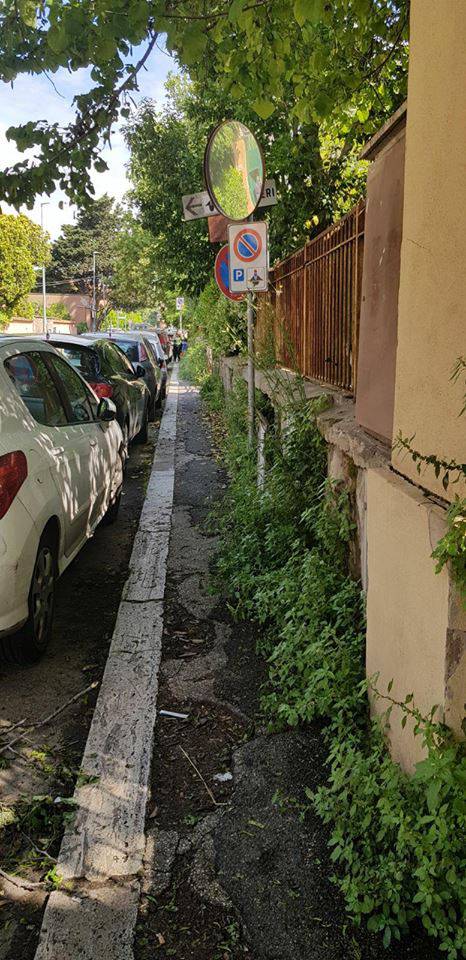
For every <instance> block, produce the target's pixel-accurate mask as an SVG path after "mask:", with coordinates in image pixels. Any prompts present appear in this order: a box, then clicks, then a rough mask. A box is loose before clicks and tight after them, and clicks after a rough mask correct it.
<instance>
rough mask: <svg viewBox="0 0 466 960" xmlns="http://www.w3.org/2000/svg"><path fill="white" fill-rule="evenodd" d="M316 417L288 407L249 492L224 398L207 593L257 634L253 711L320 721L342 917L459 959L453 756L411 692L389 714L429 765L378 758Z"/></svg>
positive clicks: (449, 552) (242, 414) (325, 811)
mask: <svg viewBox="0 0 466 960" xmlns="http://www.w3.org/2000/svg"><path fill="white" fill-rule="evenodd" d="M210 389H211V388H210V387H209V390H210ZM218 389H219V384H217V386H216V387H215V390H216V391H218ZM205 390H207V387H205ZM216 403H217V404H218V403H219V400H218V394H217V393H216ZM220 407H221V398H220ZM318 411H319V405H318V404H317V405H316V403H315V402H311V403H306V402H305V401H304V400H303V398H301V399H300V400H299V401H296V400H291V401H290V403H289V405H288V407H287V409H286V411H285V422H286V429H285V431H284V432H283V435H282V436H280V435H279V433H278V431H277V430H276V428H274V427H272V429H271V430H270V431H269V437H268V440H267V450H266V455H267V462H268V469H267V478H266V485H265V489H264V490H263V491H261V492H259V491H258V490H257V485H256V465H255V460H254V457H253V456H251V454H250V452H249V450H248V445H247V418H246V387H245V384H244V383H243V382H241V383H238V384H237V385H236V386H235V389H234V391H233V393H232V394H231V395H229V397H228V398H226V400H225V403H224V414H223V419H224V428H225V429H224V437H225V440H224V458H225V462H226V464H227V467H228V470H229V474H230V486H229V489H228V491H227V493H226V496H225V498H224V501H223V502H222V504H221V505H220V507H217V514H216V517H215V522H216V525H217V528H218V530H219V533H220V538H221V546H220V552H219V556H218V559H217V568H216V576H217V580H218V584H219V587H220V588H221V589H222V591H223V592H226V594H227V599H228V603H229V606H230V609H231V610H232V611H233V613H234V614H235V615H236V616H238V617H243V618H246V617H248V618H252V619H253V620H255V621H256V622H257V623H258V624H259V625H260V627H261V630H260V639H259V649H260V650H261V651H262V652H263V654H264V656H266V658H267V660H268V665H269V671H268V672H269V682H268V688H267V690H266V692H265V694H264V697H263V707H264V710H265V711H266V713H267V715H268V716H269V719H270V722H271V724H273V725H274V726H277V725H278V726H284V725H291V726H294V725H296V724H298V723H300V722H303V721H310V720H312V719H313V718H316V717H318V718H321V719H323V720H324V721H325V724H326V727H325V734H324V735H325V737H326V741H327V742H328V746H329V758H328V762H329V779H328V783H327V784H326V785H325V786H323V787H321V788H320V789H319V790H318V791H317V793H316V795H315V796H313V795H312V794H311V793H310V791H309V799H310V800H312V802H313V803H314V804H315V807H316V809H317V811H318V813H319V815H320V816H321V817H322V819H323V820H324V822H326V823H327V824H329V825H330V827H331V837H330V845H331V848H332V854H331V858H332V860H333V861H334V863H335V865H336V874H335V877H334V880H335V882H336V883H337V884H338V886H339V888H340V890H341V892H342V894H343V896H344V899H345V903H346V907H347V909H348V911H349V913H350V914H351V916H352V918H353V919H354V921H355V922H356V923H360V922H361V920H362V919H365V920H366V921H367V925H368V927H369V928H370V929H371V930H373V931H378V932H380V933H381V934H382V936H383V942H384V944H385V945H386V946H387V945H388V944H389V943H390V942H391V940H392V938H395V939H399V938H400V937H401V935H402V933H403V932H405V931H406V929H407V927H408V924H409V922H410V921H411V920H413V919H415V918H417V919H419V920H420V921H421V923H422V924H423V926H424V928H425V930H426V932H427V933H428V934H429V935H430V936H432V937H436V938H437V939H438V942H439V947H440V950H441V951H442V952H443V953H445V955H446V956H447V958H448V960H456V958H459V957H461V956H466V939H465V934H464V909H465V903H466V896H465V894H466V881H465V879H464V866H465V852H464V836H465V827H466V801H465V799H464V790H465V787H466V755H465V748H464V745H462V744H458V743H455V742H454V741H453V740H452V738H451V736H450V734H449V732H448V731H447V729H446V728H444V727H443V726H442V725H441V724H438V723H435V722H434V719H433V716H434V714H433V713H432V715H431V716H430V717H428V718H423V717H421V715H420V714H419V712H418V711H417V710H416V708H415V707H414V706H413V705H412V695H411V694H409V695H408V696H407V697H406V700H405V701H404V702H403V703H402V704H398V707H399V708H400V709H401V710H402V712H403V720H402V722H403V724H405V723H406V720H407V718H408V717H411V719H412V721H413V723H414V724H415V727H414V729H415V733H416V734H417V735H418V736H421V737H422V738H423V741H424V744H425V749H426V754H427V756H426V759H425V760H424V761H423V762H422V763H420V764H418V766H417V768H416V773H415V775H414V777H408V776H407V775H406V774H404V773H403V772H402V770H401V769H400V768H399V767H398V766H397V765H396V764H395V763H394V762H393V761H392V760H391V758H390V755H389V753H388V750H387V748H386V742H385V729H384V727H383V726H382V725H381V724H380V722H376V721H371V719H370V716H369V711H368V697H367V686H368V683H367V681H366V679H365V675H364V659H363V657H364V611H363V602H362V597H361V591H360V587H359V585H358V584H357V583H355V582H353V581H352V580H351V579H350V578H349V576H348V574H347V553H348V544H349V541H350V539H351V536H352V528H353V525H352V522H351V511H350V502H349V496H348V492H347V491H346V490H345V489H342V488H341V487H340V486H339V485H338V484H334V483H331V482H329V481H328V480H326V462H327V457H326V447H325V443H324V441H323V439H322V437H321V435H320V433H319V431H318V429H317V426H316V414H317V413H318ZM457 516H459V517H460V520H461V523H463V521H464V516H463V514H462V513H461V512H457V513H455V516H454V517H453V508H452V518H453V521H455V522H453V526H451V527H450V536H449V538H448V535H447V539H445V538H444V542H443V543H442V542H441V545H440V546H439V547H438V548H437V551H436V554H435V556H436V559H437V561H438V563H439V565H441V564H442V563H444V562H446V559H447V558H450V557H451V556H455V557H457V558H458V559H457V565H458V567H459V566H460V565H461V564H463V565H464V553H462V551H461V546H462V545H464V539H463V540H461V538H460V536H459V534H458V530H457V527H458V528H459V525H460V523H459V521H458V522H456V517H457ZM460 532H461V531H460ZM387 699H388V700H390V697H389V696H388V698H387ZM393 703H394V701H392V705H393ZM389 711H390V707H389V710H388V713H389Z"/></svg>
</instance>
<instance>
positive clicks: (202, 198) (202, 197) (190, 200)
mask: <svg viewBox="0 0 466 960" xmlns="http://www.w3.org/2000/svg"><path fill="white" fill-rule="evenodd" d="M182 201H183V219H184V220H200V219H201V218H202V217H213V216H215V214H216V213H218V210H217V208H216V206H215V205H214V204H213V203H212V200H211V199H210V196H209V194H208V193H207V190H202V191H201V193H188V194H186V196H185V197H182Z"/></svg>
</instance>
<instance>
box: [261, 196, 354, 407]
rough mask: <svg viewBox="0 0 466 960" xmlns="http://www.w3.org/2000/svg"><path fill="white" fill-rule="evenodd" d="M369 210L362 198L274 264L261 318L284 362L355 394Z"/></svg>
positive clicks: (280, 358) (279, 358) (262, 331)
mask: <svg viewBox="0 0 466 960" xmlns="http://www.w3.org/2000/svg"><path fill="white" fill-rule="evenodd" d="M364 213H365V203H364V201H363V200H361V201H360V202H359V203H358V204H357V205H356V206H355V207H354V208H353V209H352V210H351V211H350V212H349V213H348V214H346V216H345V217H343V218H342V219H341V220H340V221H339V222H338V223H336V224H334V225H333V226H331V227H329V228H328V229H327V230H325V231H323V233H321V234H319V236H318V237H315V239H314V240H310V241H309V242H308V243H306V245H305V246H304V247H303V248H302V249H301V250H298V251H297V252H296V253H293V254H291V255H290V256H289V257H287V258H286V259H285V260H282V261H281V262H280V263H278V264H276V265H275V267H274V268H273V270H272V271H271V277H270V279H271V284H270V286H271V289H270V293H269V294H268V295H267V298H263V299H262V303H261V304H260V308H259V311H258V322H257V326H258V330H257V334H258V343H259V344H260V343H261V342H262V343H264V342H265V339H266V337H267V336H270V333H272V336H273V340H274V347H275V356H276V359H277V361H278V362H279V363H281V364H282V365H284V366H286V367H289V368H290V369H292V370H297V371H299V372H300V373H302V374H303V375H304V376H307V377H312V378H313V379H315V380H320V381H321V382H323V383H328V384H330V385H332V386H336V387H341V388H342V389H343V390H346V391H349V392H351V393H354V391H355V388H356V380H357V355H358V339H359V314H360V306H361V280H362V261H363V250H364ZM270 307H271V308H272V309H271V310H270Z"/></svg>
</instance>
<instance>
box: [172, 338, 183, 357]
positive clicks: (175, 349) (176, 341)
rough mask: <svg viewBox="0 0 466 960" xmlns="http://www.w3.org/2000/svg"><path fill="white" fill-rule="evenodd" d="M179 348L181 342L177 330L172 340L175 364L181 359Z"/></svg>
mask: <svg viewBox="0 0 466 960" xmlns="http://www.w3.org/2000/svg"><path fill="white" fill-rule="evenodd" d="M181 347H182V340H181V335H180V331H179V330H178V331H177V332H176V334H175V338H174V340H173V359H174V361H175V362H176V361H177V360H179V359H180V357H181Z"/></svg>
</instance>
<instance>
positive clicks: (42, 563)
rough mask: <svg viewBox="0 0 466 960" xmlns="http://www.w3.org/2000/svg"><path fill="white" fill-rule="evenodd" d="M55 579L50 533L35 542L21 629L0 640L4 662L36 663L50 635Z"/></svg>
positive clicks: (53, 554)
mask: <svg viewBox="0 0 466 960" xmlns="http://www.w3.org/2000/svg"><path fill="white" fill-rule="evenodd" d="M56 580H57V544H56V540H55V538H54V537H53V535H52V533H51V531H47V530H46V531H44V533H43V534H42V537H41V539H40V542H39V547H38V550H37V556H36V562H35V564H34V571H33V574H32V579H31V586H30V589H29V600H28V605H29V616H28V619H27V620H26V623H25V624H24V626H23V627H21V630H19V631H18V632H17V633H14V634H12V635H11V636H8V637H3V638H2V640H1V641H0V644H1V645H0V656H1V657H2V659H3V660H4V661H6V662H8V663H20V664H21V663H23V664H24V663H36V661H37V660H39V659H40V657H41V656H42V654H43V653H44V651H45V649H46V647H47V645H48V642H49V640H50V635H51V632H52V623H53V612H54V606H55V584H56Z"/></svg>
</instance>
